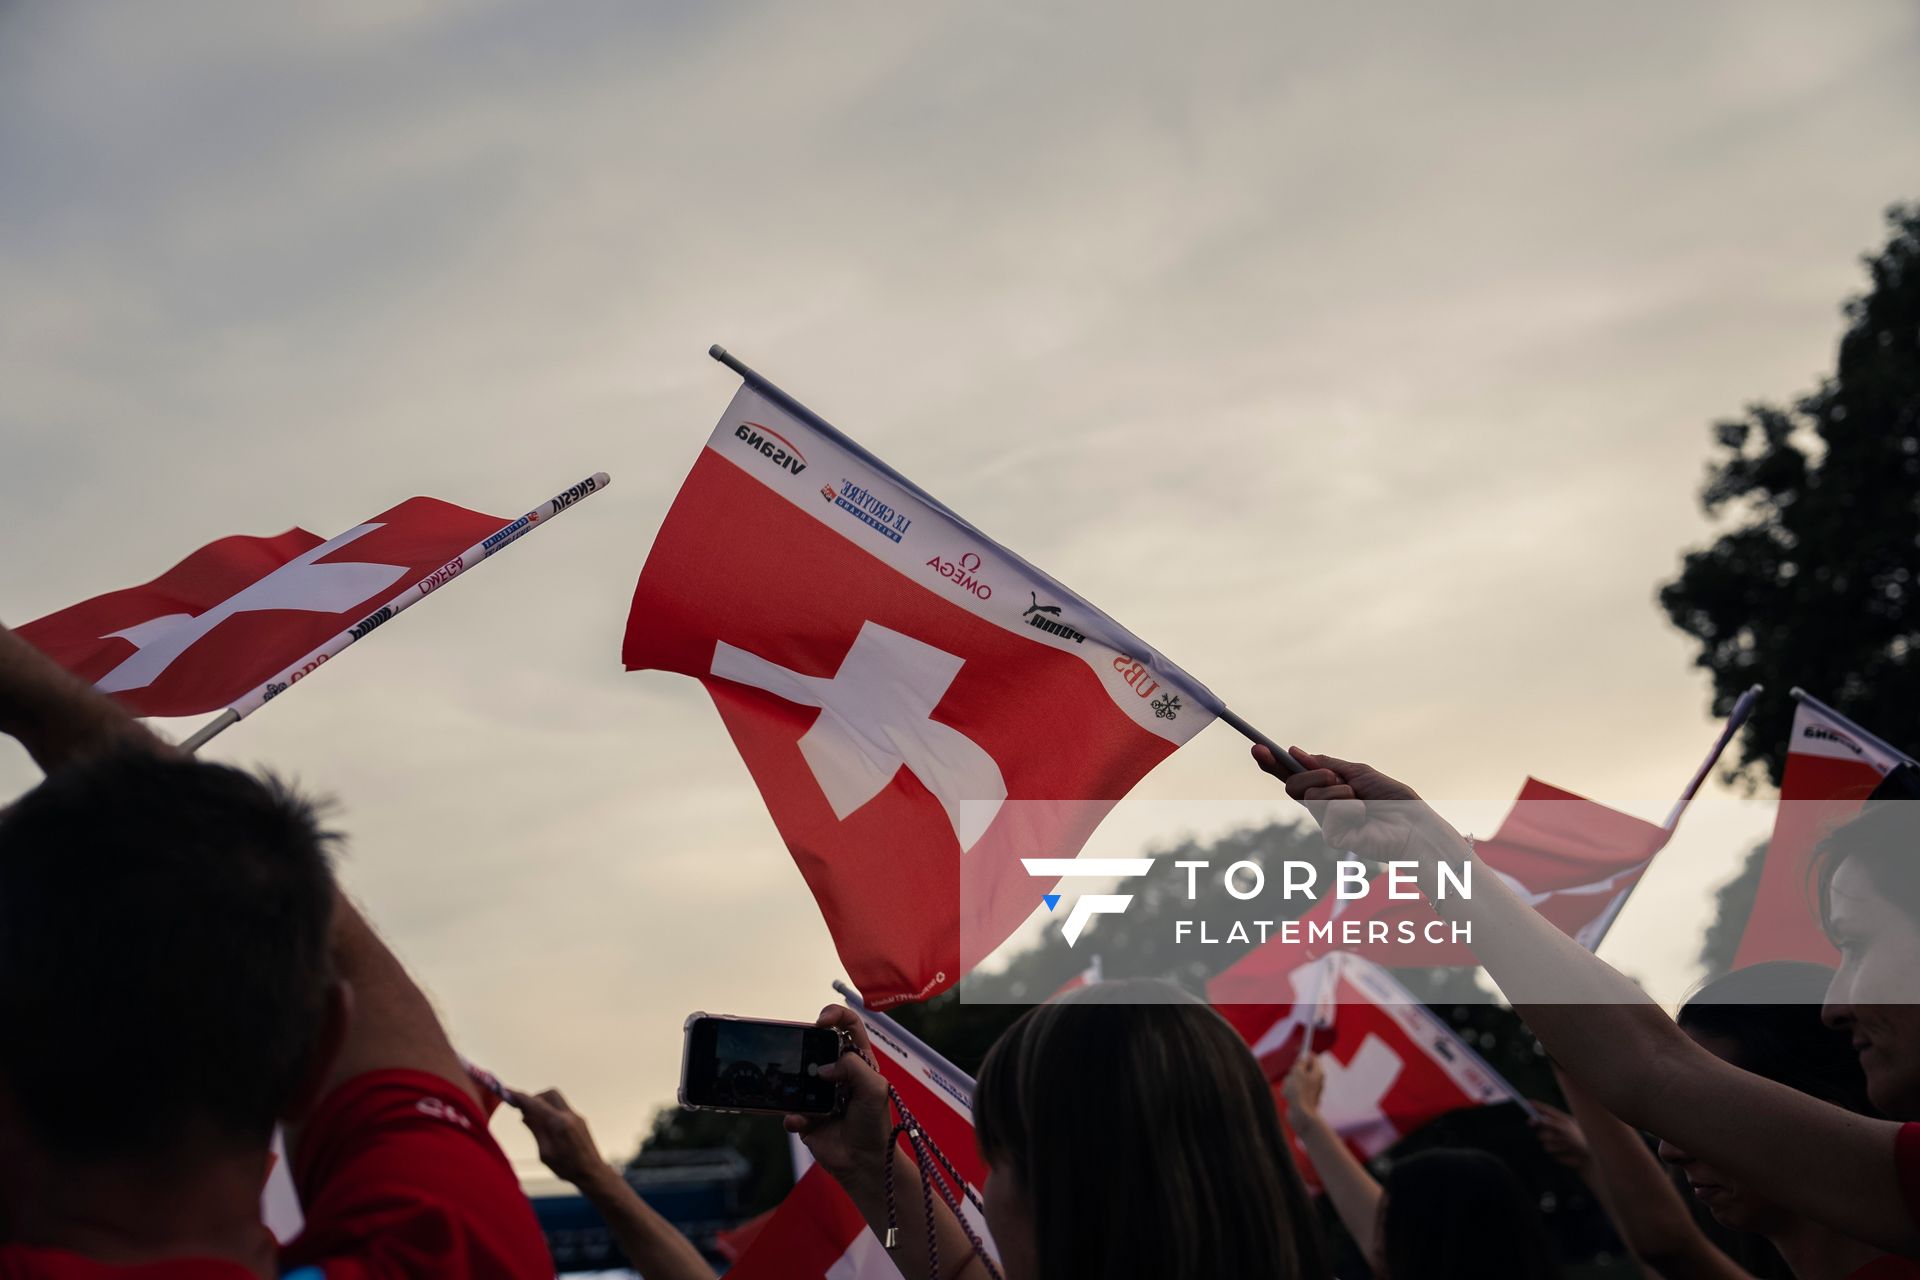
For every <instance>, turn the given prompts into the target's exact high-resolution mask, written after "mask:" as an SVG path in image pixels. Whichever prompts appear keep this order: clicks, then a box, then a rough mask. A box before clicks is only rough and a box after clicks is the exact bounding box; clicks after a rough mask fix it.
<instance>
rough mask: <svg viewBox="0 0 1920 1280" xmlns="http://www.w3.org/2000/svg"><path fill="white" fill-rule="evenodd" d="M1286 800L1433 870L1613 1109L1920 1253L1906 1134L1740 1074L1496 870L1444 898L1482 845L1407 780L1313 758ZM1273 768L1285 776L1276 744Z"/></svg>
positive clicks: (1872, 1236)
mask: <svg viewBox="0 0 1920 1280" xmlns="http://www.w3.org/2000/svg"><path fill="white" fill-rule="evenodd" d="M1293 755H1294V758H1295V759H1296V760H1298V761H1299V762H1300V763H1301V764H1302V765H1303V766H1304V768H1303V770H1302V771H1301V772H1299V773H1296V774H1294V775H1292V776H1291V777H1288V778H1287V779H1286V785H1287V792H1288V794H1289V795H1291V796H1293V797H1294V798H1295V799H1296V800H1299V801H1301V802H1302V803H1303V804H1305V805H1306V806H1307V808H1308V811H1309V812H1310V813H1312V814H1313V816H1314V817H1315V819H1316V820H1317V821H1318V822H1319V823H1320V826H1321V829H1322V830H1323V831H1324V832H1325V833H1326V837H1327V841H1328V843H1329V844H1331V845H1333V846H1334V847H1335V848H1343V849H1351V850H1353V851H1354V852H1355V853H1358V854H1360V855H1361V856H1362V857H1365V858H1371V859H1374V860H1377V861H1390V860H1399V859H1404V860H1409V861H1413V862H1416V863H1418V864H1419V866H1420V868H1421V870H1422V883H1423V886H1424V887H1425V888H1426V890H1427V892H1428V896H1429V897H1430V898H1434V899H1435V902H1434V905H1435V908H1436V909H1437V910H1438V911H1439V912H1440V914H1441V915H1442V916H1444V917H1446V918H1449V919H1453V920H1459V921H1465V922H1468V923H1470V924H1471V925H1472V928H1473V951H1474V955H1475V957H1476V958H1477V959H1478V960H1479V961H1480V963H1481V964H1482V965H1484V966H1486V969H1487V971H1488V972H1489V973H1490V974H1492V975H1493V979H1494V981H1495V982H1497V983H1499V984H1500V989H1501V991H1502V992H1503V993H1505V995H1506V997H1507V998H1508V1000H1510V1001H1511V1002H1512V1003H1513V1005H1514V1007H1515V1008H1516V1009H1517V1010H1518V1011H1519V1012H1520V1014H1521V1015H1522V1016H1523V1017H1525V1018H1526V1020H1527V1023H1528V1025H1529V1026H1531V1027H1532V1028H1533V1030H1534V1033H1535V1034H1536V1035H1537V1036H1539V1038H1540V1041H1541V1043H1542V1044H1543V1045H1545V1046H1546V1048H1547V1050H1548V1051H1549V1052H1550V1053H1552V1054H1553V1056H1554V1057H1556V1058H1558V1059H1559V1060H1560V1061H1561V1062H1562V1063H1564V1064H1566V1066H1567V1069H1568V1070H1569V1071H1570V1072H1572V1073H1574V1075H1575V1077H1576V1078H1577V1079H1578V1080H1579V1081H1580V1082H1581V1083H1583V1084H1585V1085H1586V1086H1587V1087H1588V1089H1589V1090H1590V1091H1591V1092H1592V1094H1593V1097H1594V1098H1595V1099H1596V1100H1597V1101H1598V1102H1599V1103H1600V1105H1602V1106H1604V1107H1605V1108H1606V1109H1607V1110H1608V1111H1611V1112H1612V1113H1613V1114H1614V1115H1616V1116H1618V1117H1619V1118H1620V1119H1621V1120H1624V1121H1626V1122H1627V1123H1628V1124H1631V1125H1633V1126H1635V1127H1636V1128H1641V1129H1647V1130H1650V1131H1652V1132H1654V1133H1658V1134H1660V1135H1661V1136H1662V1137H1663V1138H1666V1139H1668V1140H1670V1141H1672V1142H1675V1143H1677V1144H1679V1145H1680V1146H1683V1147H1685V1148H1686V1149H1688V1150H1689V1151H1692V1152H1694V1153H1695V1154H1696V1155H1698V1156H1699V1157H1700V1158H1702V1159H1703V1160H1706V1161H1709V1162H1710V1163H1712V1164H1714V1165H1717V1166H1718V1167H1720V1168H1721V1169H1724V1170H1726V1171H1727V1172H1728V1173H1730V1174H1733V1175H1735V1176H1737V1177H1739V1178H1740V1179H1741V1180H1742V1182H1743V1184H1744V1185H1746V1186H1748V1187H1749V1188H1751V1189H1752V1190H1753V1191H1754V1192H1755V1193H1756V1194H1759V1195H1762V1196H1765V1197H1766V1198H1768V1199H1771V1200H1773V1201H1774V1202H1776V1203H1778V1204H1780V1205H1782V1206H1785V1207H1788V1208H1791V1209H1795V1210H1797V1211H1799V1212H1801V1213H1803V1214H1805V1215H1806V1216H1807V1217H1810V1218H1813V1219H1814V1220H1816V1221H1818V1222H1822V1223H1825V1224H1826V1225H1827V1226H1829V1227H1832V1228H1833V1229H1834V1230H1836V1231H1839V1232H1841V1233H1842V1234H1844V1235H1849V1236H1853V1237H1855V1238H1856V1239H1860V1240H1867V1241H1871V1242H1872V1243H1874V1244H1877V1245H1879V1246H1881V1247H1882V1248H1885V1249H1890V1250H1893V1251H1895V1252H1903V1253H1912V1252H1915V1251H1920V1227H1917V1226H1916V1224H1915V1222H1914V1219H1913V1216H1912V1215H1911V1214H1910V1213H1909V1211H1908V1209H1907V1206H1906V1203H1905V1202H1904V1200H1903V1199H1902V1197H1901V1193H1900V1181H1899V1176H1898V1172H1897V1167H1896V1164H1895V1160H1894V1140H1895V1136H1896V1134H1897V1133H1898V1132H1899V1128H1900V1126H1899V1125H1897V1124H1894V1123H1892V1122H1890V1121H1885V1120H1870V1119H1868V1118H1866V1117H1864V1116H1859V1115H1855V1114H1854V1113H1852V1112H1850V1111H1845V1110H1842V1109H1841V1108H1839V1107H1835V1106H1832V1105H1830V1104H1828V1103H1824V1102H1820V1101H1818V1100H1816V1099H1814V1098H1811V1097H1808V1096H1807V1095H1806V1094H1803V1093H1800V1092H1798V1091H1796V1090H1793V1089H1790V1088H1787V1087H1786V1086H1785V1085H1780V1084H1775V1083H1774V1082H1773V1081H1771V1080H1765V1079H1762V1078H1761V1077H1759V1076H1756V1075H1753V1074H1751V1073H1749V1072H1745V1071H1742V1070H1740V1069H1739V1068H1737V1067H1734V1066H1731V1065H1729V1064H1727V1063H1725V1062H1722V1061H1721V1060H1720V1059H1718V1058H1716V1057H1714V1056H1713V1055H1712V1054H1710V1053H1708V1052H1707V1051H1706V1050H1704V1049H1702V1048H1700V1047H1699V1046H1698V1045H1696V1044H1694V1043H1693V1041H1692V1040H1690V1039H1688V1038H1687V1036H1686V1034H1685V1033H1684V1032H1682V1031H1681V1030H1680V1028H1679V1027H1677V1026H1675V1025H1674V1023H1673V1020H1672V1019H1671V1018H1669V1017H1667V1015H1666V1013H1665V1012H1664V1011H1663V1010H1661V1008H1660V1007H1659V1006H1658V1005H1656V1004H1655V1003H1654V1002H1653V1001H1652V1000H1651V999H1649V998H1648V997H1647V995H1646V993H1645V992H1643V991H1641V990H1640V988H1639V987H1638V986H1636V985H1635V984H1634V983H1632V982H1631V981H1629V980H1628V979H1627V978H1625V977H1623V976H1622V975H1621V974H1619V973H1618V972H1616V971H1615V970H1614V969H1612V968H1611V967H1610V966H1608V965H1607V964H1606V962H1605V961H1603V960H1600V959H1599V958H1598V957H1596V956H1594V955H1593V954H1592V953H1591V952H1589V951H1588V950H1587V949H1586V948H1585V947H1583V946H1581V945H1580V944H1579V943H1577V942H1575V941H1574V940H1573V939H1572V938H1570V937H1568V936H1567V935H1566V934H1564V933H1562V932H1560V930H1559V929H1557V928H1555V927H1554V926H1553V925H1552V924H1551V923H1549V922H1548V921H1547V920H1545V919H1544V918H1542V917H1541V916H1540V915H1539V914H1537V913H1536V912H1535V911H1533V910H1532V908H1530V907H1528V906H1527V905H1526V904H1525V903H1523V902H1522V901H1521V900H1520V899H1519V898H1518V897H1517V896H1516V895H1515V894H1514V892H1513V891H1512V890H1511V889H1510V888H1508V887H1507V885H1506V884H1505V882H1504V881H1502V880H1501V878H1500V877H1499V876H1498V875H1496V874H1494V873H1493V872H1491V871H1489V870H1488V869H1487V868H1486V867H1485V866H1484V865H1476V866H1475V867H1474V868H1473V872H1472V877H1473V896H1472V897H1471V898H1463V897H1461V896H1460V894H1459V893H1457V892H1454V893H1450V894H1448V895H1447V896H1446V897H1444V898H1440V897H1438V896H1437V872H1436V871H1435V867H1436V866H1437V864H1438V863H1439V862H1441V861H1443V860H1444V861H1446V862H1447V863H1449V864H1450V865H1452V866H1455V867H1458V866H1459V865H1460V864H1461V863H1463V862H1467V861H1470V860H1474V854H1473V851H1472V849H1471V847H1470V846H1469V845H1468V844H1467V842H1466V841H1465V840H1463V839H1462V838H1461V837H1460V835H1459V833H1458V832H1456V831H1454V830H1453V829H1452V828H1451V827H1450V826H1448V825H1447V824H1446V823H1445V822H1444V821H1443V820H1442V819H1441V818H1440V817H1439V816H1438V815H1437V814H1435V813H1434V812H1433V810H1432V809H1430V808H1428V807H1427V805H1426V804H1425V802H1423V801H1422V800H1421V799H1420V797H1419V796H1418V795H1417V794H1416V793H1415V792H1414V791H1413V790H1412V789H1411V788H1410V787H1407V786H1406V785H1405V784H1403V783H1400V782H1397V781H1395V780H1394V779H1392V778H1389V777H1387V776H1386V775H1384V774H1382V773H1380V772H1379V771H1378V770H1376V769H1374V768H1372V767H1370V766H1368V765H1364V764H1357V763H1353V762H1350V761H1346V760H1340V759H1336V758H1334V757H1332V756H1314V755H1311V754H1309V753H1306V752H1303V751H1300V750H1298V749H1297V748H1296V749H1295V750H1294V752H1293ZM1254 757H1255V759H1256V760H1257V761H1258V762H1259V763H1260V765H1261V767H1262V768H1263V769H1266V770H1267V771H1268V772H1271V773H1276V774H1278V773H1279V772H1280V770H1279V768H1278V766H1277V764H1276V762H1274V760H1273V759H1272V757H1271V755H1269V754H1268V753H1267V751H1266V749H1265V748H1264V747H1256V748H1254Z"/></svg>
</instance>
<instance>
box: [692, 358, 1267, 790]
mask: <svg viewBox="0 0 1920 1280" xmlns="http://www.w3.org/2000/svg"><path fill="white" fill-rule="evenodd" d="M707 354H708V355H710V356H712V357H713V358H714V359H715V360H717V361H719V362H720V363H721V364H723V365H725V366H726V367H727V368H729V369H731V370H733V371H734V372H735V373H737V374H739V375H740V377H741V378H742V379H743V380H744V381H746V382H747V383H748V385H750V386H752V387H753V389H754V390H755V391H758V392H759V393H760V394H761V395H763V396H765V397H766V398H767V399H769V400H771V401H773V402H774V403H775V404H777V405H779V406H780V407H781V408H782V409H784V410H786V411H787V412H788V413H790V414H792V415H793V416H794V417H796V418H798V419H800V420H801V421H802V422H804V423H806V424H807V425H808V426H810V427H812V428H813V429H814V430H815V431H818V432H819V433H820V434H821V435H823V436H825V437H827V439H829V440H831V441H833V442H834V443H835V444H837V445H839V446H840V447H841V448H843V449H845V450H847V451H848V452H850V453H852V454H855V455H856V456H858V457H859V458H861V459H862V460H863V461H865V462H866V463H867V464H868V465H869V466H871V467H872V468H873V469H874V470H876V471H878V472H879V473H880V474H881V475H884V476H885V477H886V478H887V479H888V480H890V481H892V482H893V483H894V484H896V485H898V486H900V488H902V489H904V490H906V491H907V492H908V493H910V494H912V495H913V496H914V497H916V498H918V499H919V500H920V501H922V502H924V503H926V504H927V505H928V506H929V507H932V508H933V509H934V510H935V511H938V512H939V513H940V514H941V515H943V516H945V517H946V518H947V519H949V520H951V521H953V522H954V523H955V524H957V525H959V526H960V527H961V528H962V529H965V530H966V531H967V532H969V533H971V534H973V535H975V536H976V537H978V538H980V539H981V540H982V541H986V542H995V540H994V539H992V538H989V537H987V535H986V534H984V533H981V532H980V530H979V529H977V528H976V527H974V524H973V522H972V521H970V520H968V519H967V518H966V517H964V516H962V515H961V514H960V513H959V512H957V511H955V510H954V509H953V508H952V507H949V506H948V505H947V504H946V503H944V502H942V501H940V500H939V499H938V498H936V497H934V496H933V495H932V494H930V493H928V492H927V491H926V490H925V489H922V488H921V487H920V486H919V485H917V484H915V483H914V482H913V481H911V480H909V479H907V478H906V477H905V476H903V475H901V474H900V473H899V472H898V471H896V470H894V469H893V468H892V467H890V466H888V465H887V464H886V463H885V462H884V461H882V460H881V459H879V458H876V457H875V456H874V455H873V454H872V453H870V452H868V450H867V449H866V448H865V447H864V446H862V445H861V444H860V443H859V442H858V441H856V440H854V439H852V438H851V437H850V436H848V435H847V434H846V433H845V432H843V431H841V430H840V428H838V427H836V426H834V425H833V424H832V423H831V422H828V421H827V420H826V419H825V418H823V417H821V416H820V415H819V414H817V413H815V412H814V411H813V410H811V409H809V408H807V406H806V405H804V404H801V403H800V402H799V401H798V400H796V399H794V398H793V397H792V396H791V395H789V394H788V393H787V392H785V391H783V390H781V389H780V388H779V387H778V386H776V385H775V384H774V383H772V382H770V381H768V380H767V379H766V378H765V377H764V376H762V375H761V374H760V373H759V372H758V371H756V370H755V369H754V368H753V366H751V365H749V364H748V363H747V362H746V361H744V360H742V359H740V357H738V356H736V355H734V354H733V353H732V352H731V351H728V350H727V349H726V348H725V347H723V346H721V345H720V344H719V343H717V342H716V343H715V344H714V345H712V346H710V347H708V348H707ZM995 545H996V546H998V545H999V544H998V543H997V542H995ZM1000 549H1001V550H1002V551H1004V552H1005V553H1006V555H1007V557H1008V558H1009V559H1011V560H1013V561H1014V562H1015V563H1016V564H1018V565H1019V566H1020V567H1021V568H1022V569H1024V570H1026V571H1027V572H1028V573H1031V574H1033V575H1034V576H1035V577H1036V578H1038V579H1040V580H1041V581H1042V582H1045V583H1048V584H1049V585H1051V586H1053V587H1056V588H1058V589H1059V591H1060V592H1061V594H1063V595H1076V594H1077V593H1075V592H1072V591H1068V590H1067V588H1066V587H1064V586H1062V585H1061V583H1060V582H1059V580H1058V579H1056V578H1055V577H1054V576H1053V575H1052V574H1050V573H1047V572H1046V571H1045V570H1044V569H1041V568H1039V567H1038V566H1036V565H1034V564H1032V563H1031V562H1029V561H1027V560H1026V559H1024V558H1022V557H1021V556H1019V555H1018V554H1016V553H1015V552H1013V551H1011V550H1008V549H1007V548H1005V547H1004V546H1003V547H1001V548H1000ZM1090 607H1091V606H1090ZM1095 611H1096V612H1098V610H1095ZM1108 621H1110V622H1111V621H1112V619H1110V618H1109V619H1108ZM1115 627H1116V629H1118V630H1125V628H1122V627H1119V624H1117V623H1116V624H1115ZM1196 683H1197V682H1196ZM1203 692H1209V693H1210V691H1207V690H1204V689H1203ZM1216 701H1217V699H1216ZM1217 714H1218V716H1219V718H1220V719H1221V720H1222V721H1224V722H1226V724H1227V725H1228V726H1229V727H1231V728H1233V729H1235V730H1237V731H1238V732H1239V733H1241V734H1242V735H1244V736H1245V737H1246V738H1247V740H1248V741H1250V742H1253V743H1255V744H1256V745H1258V746H1262V747H1265V748H1266V749H1267V750H1269V751H1271V752H1273V758H1274V760H1275V761H1276V762H1277V763H1278V764H1279V766H1280V771H1281V772H1282V773H1300V772H1302V769H1301V767H1300V762H1299V761H1298V760H1295V759H1294V758H1293V756H1292V755H1291V754H1290V753H1289V752H1288V751H1287V749H1286V748H1285V747H1282V746H1281V745H1280V744H1279V743H1277V742H1275V741H1274V740H1273V739H1272V738H1269V737H1268V736H1267V735H1266V734H1264V733H1261V732H1260V731H1259V730H1258V729H1256V728H1254V727H1253V726H1252V725H1250V724H1248V723H1247V722H1246V721H1245V720H1244V719H1242V718H1241V717H1240V716H1239V715H1238V714H1236V713H1235V712H1234V711H1233V710H1231V709H1230V708H1228V707H1227V706H1226V705H1225V704H1224V703H1222V704H1221V705H1220V707H1219V709H1218V712H1217Z"/></svg>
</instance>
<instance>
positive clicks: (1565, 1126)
mask: <svg viewBox="0 0 1920 1280" xmlns="http://www.w3.org/2000/svg"><path fill="white" fill-rule="evenodd" d="M1533 1106H1534V1110H1536V1111H1538V1112H1539V1113H1540V1114H1539V1115H1537V1116H1535V1117H1534V1119H1533V1122H1532V1123H1533V1133H1534V1136H1535V1137H1536V1138H1538V1139H1540V1147H1541V1149H1542V1150H1543V1151H1545V1152H1546V1153H1547V1154H1548V1155H1550V1156H1552V1157H1553V1158H1554V1159H1555V1160H1558V1161H1559V1162H1560V1163H1561V1164H1563V1165H1565V1166H1566V1167H1567V1168H1569V1169H1571V1170H1573V1171H1574V1172H1575V1173H1585V1172H1586V1171H1587V1169H1588V1168H1589V1167H1590V1166H1591V1165H1592V1164H1593V1151H1592V1149H1591V1148H1589V1147H1588V1146H1587V1135H1586V1134H1584V1133H1582V1132H1581V1131H1580V1122H1579V1121H1578V1120H1575V1119H1574V1118H1573V1117H1572V1116H1570V1115H1568V1114H1567V1113H1566V1112H1564V1111H1562V1110H1561V1109H1560V1108H1558V1107H1554V1106H1549V1105H1547V1104H1546V1103H1544V1102H1536V1103H1534V1104H1533Z"/></svg>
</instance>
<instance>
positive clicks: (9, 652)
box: [0, 625, 162, 773]
mask: <svg viewBox="0 0 1920 1280" xmlns="http://www.w3.org/2000/svg"><path fill="white" fill-rule="evenodd" d="M0 733H5V734H7V735H9V736H11V737H13V738H16V739H18V740H19V742H20V745H21V746H23V747H25V748H26V749H27V754H28V755H30V756H32V757H33V761H34V763H35V764H37V765H39V766H40V768H41V770H42V772H45V773H52V772H53V771H54V770H55V769H58V768H61V767H63V766H65V765H68V764H72V763H74V762H76V761H78V760H83V759H85V758H86V757H88V756H91V755H97V754H99V753H101V752H103V751H110V750H112V749H113V748H114V747H116V746H120V745H123V744H127V743H135V744H139V745H142V746H148V747H153V748H156V749H158V748H160V747H161V745H162V744H161V742H160V740H159V739H158V738H155V737H154V736H153V735H152V734H150V733H148V732H147V730H146V729H145V728H144V727H142V726H141V724H140V722H139V721H138V720H136V719H134V718H133V716H132V715H130V714H128V712H127V711H126V709H125V708H123V707H122V706H121V705H120V704H119V703H117V702H115V701H114V700H113V699H111V698H109V697H107V696H106V695H105V694H103V693H99V692H97V691H96V690H95V689H94V687H93V686H92V685H90V684H88V683H87V682H86V681H84V680H82V679H80V678H79V677H77V676H74V675H71V674H69V673H68V672H67V671H65V670H63V669H62V668H61V667H60V666H58V665H57V664H56V663H55V662H54V661H53V659H51V658H49V657H47V656H46V655H45V654H43V653H41V652H40V651H39V650H38V649H36V648H34V647H33V646H32V645H30V644H28V643H27V642H26V641H25V640H22V639H21V638H20V637H19V636H17V635H15V634H14V633H13V632H12V631H9V630H8V629H7V628H6V627H5V626H3V625H0Z"/></svg>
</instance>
